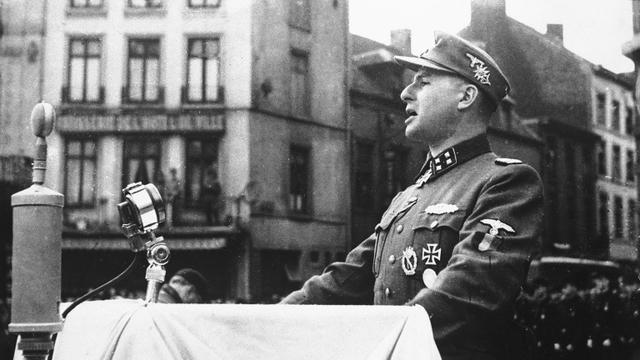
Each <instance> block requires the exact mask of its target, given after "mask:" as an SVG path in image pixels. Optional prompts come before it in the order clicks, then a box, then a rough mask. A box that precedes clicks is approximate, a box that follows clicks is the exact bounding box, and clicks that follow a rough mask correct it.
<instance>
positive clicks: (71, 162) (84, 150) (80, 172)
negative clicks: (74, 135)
mask: <svg viewBox="0 0 640 360" xmlns="http://www.w3.org/2000/svg"><path fill="white" fill-rule="evenodd" d="M64 184H65V185H64V187H65V200H66V203H67V205H68V206H93V205H94V204H95V186H96V143H95V142H94V141H93V140H87V139H83V140H80V139H70V140H67V141H66V143H65V182H64Z"/></svg>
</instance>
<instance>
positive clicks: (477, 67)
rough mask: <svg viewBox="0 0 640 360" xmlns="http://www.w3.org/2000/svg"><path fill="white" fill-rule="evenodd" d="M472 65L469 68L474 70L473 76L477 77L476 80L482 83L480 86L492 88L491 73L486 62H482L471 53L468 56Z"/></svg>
mask: <svg viewBox="0 0 640 360" xmlns="http://www.w3.org/2000/svg"><path fill="white" fill-rule="evenodd" d="M466 55H467V57H468V58H469V60H471V63H469V67H470V68H472V69H473V76H475V78H476V80H478V81H479V82H480V84H484V85H489V86H491V82H490V81H489V76H490V75H491V73H490V72H489V69H487V66H486V65H485V63H484V61H482V60H480V59H479V58H478V57H476V56H473V55H471V54H469V53H467V54H466Z"/></svg>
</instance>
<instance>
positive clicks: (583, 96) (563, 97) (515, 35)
mask: <svg viewBox="0 0 640 360" xmlns="http://www.w3.org/2000/svg"><path fill="white" fill-rule="evenodd" d="M477 21H478V22H480V21H482V23H481V24H479V23H474V22H473V17H472V23H471V24H470V25H469V26H468V27H466V28H465V29H463V30H462V31H460V35H461V36H463V37H465V38H467V39H469V40H472V41H478V42H481V43H484V45H485V49H486V50H487V51H488V52H489V53H490V54H491V55H492V56H493V57H494V58H495V60H496V61H497V62H498V64H499V65H500V67H501V68H502V70H503V71H504V72H505V74H506V76H507V77H508V78H509V80H510V82H511V85H512V92H511V96H512V97H513V98H514V99H515V100H516V101H517V104H518V106H517V111H518V114H520V115H521V116H522V117H525V118H532V117H540V116H545V115H549V116H553V117H554V118H557V119H561V121H563V122H566V123H568V124H571V125H573V126H576V127H582V128H587V127H588V126H589V119H591V103H590V101H591V77H592V69H591V64H590V63H589V62H588V61H586V60H584V59H582V58H581V57H579V56H578V55H576V54H574V53H573V52H571V51H569V50H568V49H566V48H565V47H564V46H562V44H560V43H559V42H558V41H557V40H552V39H550V38H549V37H547V36H546V35H544V34H541V33H539V32H538V31H536V30H534V29H533V28H531V27H529V26H527V25H525V24H523V23H520V22H518V21H516V20H514V19H511V18H509V17H507V16H505V17H504V18H501V19H496V20H495V21H494V20H491V21H487V19H479V20H477Z"/></svg>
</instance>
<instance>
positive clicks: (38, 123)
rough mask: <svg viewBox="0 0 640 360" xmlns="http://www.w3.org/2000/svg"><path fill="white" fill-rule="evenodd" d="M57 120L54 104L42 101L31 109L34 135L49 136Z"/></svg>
mask: <svg viewBox="0 0 640 360" xmlns="http://www.w3.org/2000/svg"><path fill="white" fill-rule="evenodd" d="M55 120H56V111H55V109H54V108H53V105H51V104H49V103H46V102H44V101H43V102H41V103H38V104H36V106H34V107H33V110H32V111H31V127H32V128H33V135H35V136H37V137H47V136H49V134H51V131H52V130H53V123H54V122H55Z"/></svg>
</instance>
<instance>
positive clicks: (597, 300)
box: [516, 273, 640, 360]
mask: <svg viewBox="0 0 640 360" xmlns="http://www.w3.org/2000/svg"><path fill="white" fill-rule="evenodd" d="M637 275H638V274H637V273H636V274H634V275H633V276H628V277H626V278H625V277H623V276H617V277H615V278H610V277H607V276H604V275H599V274H592V275H591V276H590V278H589V281H588V282H587V284H586V286H582V287H580V286H579V282H578V281H573V280H566V281H564V282H561V283H559V284H557V283H556V284H553V285H551V284H550V283H549V282H548V281H546V280H544V279H541V278H539V279H536V280H534V281H533V282H532V283H530V284H528V287H527V289H525V291H524V292H523V293H522V294H521V295H520V297H519V298H518V301H517V311H516V320H517V321H518V322H520V323H521V324H523V325H525V326H526V327H527V328H529V329H531V330H532V331H533V334H534V335H535V336H534V337H532V339H535V340H534V341H533V343H534V344H532V347H533V353H534V357H533V358H534V359H536V360H537V359H620V360H626V359H640V281H639V280H638V276H637Z"/></svg>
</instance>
